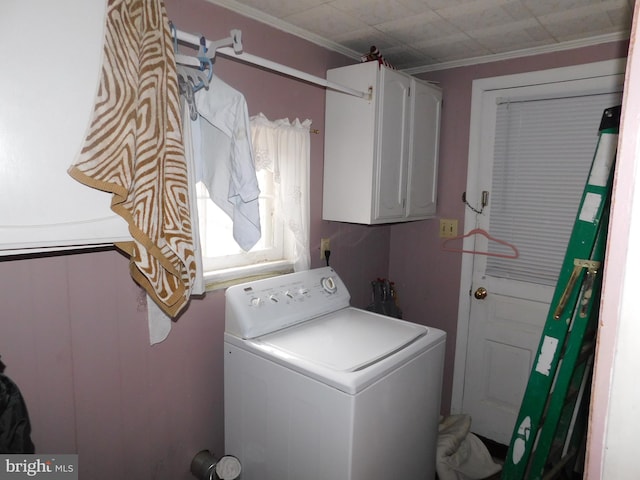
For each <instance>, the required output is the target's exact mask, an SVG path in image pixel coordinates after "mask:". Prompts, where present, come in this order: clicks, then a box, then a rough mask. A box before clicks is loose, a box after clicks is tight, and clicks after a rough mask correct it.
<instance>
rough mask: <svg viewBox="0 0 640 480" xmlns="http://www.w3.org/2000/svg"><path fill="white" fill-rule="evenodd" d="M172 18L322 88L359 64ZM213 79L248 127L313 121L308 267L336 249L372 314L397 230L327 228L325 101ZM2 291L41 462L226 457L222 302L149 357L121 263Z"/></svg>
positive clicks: (84, 256) (224, 21)
mask: <svg viewBox="0 0 640 480" xmlns="http://www.w3.org/2000/svg"><path fill="white" fill-rule="evenodd" d="M167 11H168V13H169V17H170V18H171V19H172V20H173V21H174V22H175V23H176V25H177V26H178V28H180V29H182V30H185V31H188V32H192V33H196V32H198V33H203V34H205V35H206V36H207V38H210V39H218V38H223V37H226V36H228V35H229V30H230V29H232V28H240V29H242V32H243V41H244V45H245V49H246V50H247V51H248V52H250V53H253V54H256V55H259V56H262V57H265V58H269V59H272V60H275V61H278V62H280V63H284V64H287V65H290V66H293V67H295V68H298V69H300V70H304V71H307V72H309V73H312V74H315V75H317V76H320V77H324V76H325V74H326V69H327V68H332V67H335V66H341V65H343V64H345V63H348V62H349V63H350V62H351V61H350V60H348V59H345V58H344V57H343V56H342V55H339V54H336V53H332V52H328V51H327V50H325V49H323V48H320V47H318V46H316V45H314V44H311V43H309V42H306V41H302V40H300V39H298V38H296V37H293V36H290V35H287V34H284V33H282V32H280V31H278V30H275V29H272V28H269V27H267V26H265V25H262V24H260V23H257V22H254V21H251V20H248V19H246V18H243V17H241V16H238V15H235V14H233V13H230V12H228V11H227V10H225V9H222V8H220V7H216V6H214V5H211V4H209V3H207V2H205V1H202V0H186V1H185V0H168V1H167ZM215 71H216V73H217V74H218V76H219V77H220V78H222V79H223V80H224V81H226V82H227V83H229V84H230V85H231V86H233V87H234V88H236V89H238V90H240V91H241V92H243V93H244V94H245V96H246V98H247V103H248V106H249V113H250V114H251V115H253V114H256V113H258V112H263V113H264V114H265V115H267V117H269V118H271V119H276V118H281V117H285V116H286V117H290V118H295V117H299V118H301V119H304V118H310V119H311V120H312V121H313V127H314V128H317V129H319V130H320V134H319V135H311V248H312V266H313V267H319V266H321V265H322V262H321V261H320V258H319V256H320V253H319V244H320V238H321V237H329V238H331V241H332V244H331V245H332V256H331V264H332V265H333V266H334V267H335V268H336V269H337V270H338V271H339V273H340V275H341V277H342V278H343V279H344V280H345V283H346V284H347V286H348V287H349V289H350V291H351V293H352V297H353V303H354V304H355V305H358V306H365V305H366V304H367V303H368V301H369V298H370V287H369V282H370V280H371V279H374V278H376V277H381V276H386V275H387V272H388V251H389V238H390V237H389V227H387V226H382V227H374V228H369V227H364V226H358V225H347V224H335V223H329V222H324V221H322V220H321V198H322V171H323V138H324V137H323V132H324V89H323V88H320V87H317V86H313V85H309V84H306V83H304V82H300V81H296V80H291V79H288V78H286V77H283V76H280V75H276V74H274V73H269V72H265V71H261V70H260V69H258V68H255V67H251V66H246V65H242V64H239V63H237V62H233V61H230V60H225V59H223V58H220V59H219V60H218V61H217V62H216V65H215ZM49 74H54V72H49ZM56 74H60V75H64V72H58V73H56ZM72 80H73V79H69V81H72ZM70 161H71V159H70ZM0 284H1V285H2V288H1V289H0V305H1V306H2V315H0V355H2V360H3V362H4V363H5V364H6V365H7V369H6V371H5V373H6V374H7V375H8V376H10V377H11V378H12V379H13V380H14V381H16V383H18V385H19V387H20V389H21V391H22V393H23V395H24V396H25V399H26V402H27V405H28V408H29V411H30V415H31V420H32V426H33V440H34V442H35V444H36V448H37V451H38V452H40V453H78V454H79V458H80V478H82V479H83V480H84V479H86V480H100V479H105V480H107V479H108V480H112V479H131V480H134V479H135V480H138V479H167V480H169V479H172V480H176V479H189V478H193V477H192V476H191V474H190V473H189V465H190V462H191V459H192V458H193V456H194V455H195V454H196V453H197V452H198V451H200V450H202V449H209V450H211V451H213V452H215V453H216V454H221V453H222V452H223V446H224V428H223V427H224V421H223V419H224V411H223V390H222V389H223V353H222V347H223V337H222V334H223V331H224V293H223V292H222V291H217V292H213V293H209V294H207V296H206V298H205V299H203V300H193V301H192V302H191V304H190V307H189V309H188V310H187V311H186V313H185V314H184V315H183V316H182V317H181V318H180V319H179V321H178V322H177V324H175V325H174V326H173V329H172V331H171V334H170V335H169V337H168V339H167V340H166V341H165V342H163V343H161V344H159V345H155V346H153V347H150V346H149V340H148V330H147V323H146V322H147V320H146V306H145V303H144V295H143V294H142V293H141V290H140V289H139V288H138V287H137V286H136V284H135V283H134V282H133V281H132V280H131V278H130V276H129V273H128V260H127V259H126V258H125V257H123V256H122V255H121V254H120V253H118V252H117V251H113V250H110V251H101V252H91V253H75V254H67V255H52V256H39V257H35V258H29V259H27V258H18V259H4V260H3V261H0Z"/></svg>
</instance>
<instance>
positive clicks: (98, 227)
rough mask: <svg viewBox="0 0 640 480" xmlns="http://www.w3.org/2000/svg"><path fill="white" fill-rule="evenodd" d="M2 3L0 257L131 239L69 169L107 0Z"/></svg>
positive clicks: (97, 59) (104, 198) (94, 81)
mask: <svg viewBox="0 0 640 480" xmlns="http://www.w3.org/2000/svg"><path fill="white" fill-rule="evenodd" d="M9 4H10V7H9V9H8V12H3V14H2V15H0V58H2V74H1V75H0V105H1V106H2V107H1V108H0V255H7V254H15V253H22V252H23V251H29V252H33V251H42V250H50V249H64V248H71V247H75V246H85V245H91V244H94V245H95V244H101V243H112V242H114V241H120V240H127V239H129V238H130V236H129V233H128V230H127V225H126V222H125V221H124V220H122V218H120V217H119V216H117V215H115V214H114V213H113V212H112V211H111V209H110V208H109V204H110V201H111V195H110V194H107V193H105V192H101V191H98V190H95V189H92V188H89V187H87V186H85V185H82V184H80V183H79V182H77V181H75V180H74V179H72V178H71V177H70V176H69V175H68V174H67V169H68V168H69V166H70V165H71V164H72V163H73V161H74V159H75V156H76V154H77V153H78V152H79V150H80V148H81V146H82V143H83V140H84V135H85V132H86V130H87V127H88V125H89V119H90V115H91V112H92V109H93V104H94V100H95V95H96V91H97V87H98V80H99V74H100V64H101V59H102V54H101V51H102V43H103V31H104V28H103V24H104V18H105V12H106V2H101V1H86V0H66V1H64V2H52V1H50V0H33V1H29V2H24V1H13V2H9ZM78 19H82V20H78ZM26 26H28V28H25V27H26Z"/></svg>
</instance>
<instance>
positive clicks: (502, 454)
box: [476, 434, 509, 480]
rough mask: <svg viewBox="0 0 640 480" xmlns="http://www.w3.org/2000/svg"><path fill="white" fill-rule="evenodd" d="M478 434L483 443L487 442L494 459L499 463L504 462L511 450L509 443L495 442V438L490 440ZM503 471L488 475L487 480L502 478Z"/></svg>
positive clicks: (486, 444)
mask: <svg viewBox="0 0 640 480" xmlns="http://www.w3.org/2000/svg"><path fill="white" fill-rule="evenodd" d="M476 436H477V437H478V438H479V439H480V440H482V443H484V444H485V446H486V447H487V450H489V453H490V454H491V456H492V457H493V459H494V460H495V461H496V462H498V463H501V464H502V463H504V459H505V458H506V457H507V450H509V446H508V445H502V444H501V443H498V442H494V441H493V440H489V439H488V438H484V437H481V436H480V435H477V434H476ZM501 475H502V472H498V473H496V474H495V475H492V476H490V477H487V478H486V479H485V480H500V477H501Z"/></svg>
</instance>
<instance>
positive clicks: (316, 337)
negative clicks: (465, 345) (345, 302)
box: [254, 307, 428, 372]
mask: <svg viewBox="0 0 640 480" xmlns="http://www.w3.org/2000/svg"><path fill="white" fill-rule="evenodd" d="M427 331H428V329H427V327H424V326H422V325H417V324H414V323H409V322H406V321H402V320H397V319H395V318H391V317H385V316H383V315H378V314H374V313H371V312H367V311H364V310H359V309H356V308H351V307H349V308H345V309H343V310H340V311H338V312H333V313H330V314H328V315H325V316H322V317H318V318H316V319H314V320H310V321H308V322H305V323H302V324H299V325H296V326H294V327H290V328H287V329H285V330H281V331H279V332H275V333H272V334H269V335H264V336H262V337H259V338H256V339H254V342H255V343H256V344H262V347H263V349H265V350H268V351H270V352H271V353H272V354H275V355H277V356H279V357H281V358H283V357H284V358H286V359H287V360H289V361H291V362H294V363H295V362H296V361H302V362H305V363H307V362H309V363H311V364H316V365H321V366H324V367H326V368H329V369H331V370H334V371H340V372H354V371H357V370H361V369H363V368H365V367H367V366H369V365H371V364H373V363H375V362H377V361H379V360H380V359H382V358H385V357H387V356H389V355H391V354H392V353H394V352H397V351H398V350H401V349H402V348H403V347H404V346H406V345H408V344H410V343H412V342H414V341H415V340H416V339H418V338H420V337H422V336H424V335H426V334H427Z"/></svg>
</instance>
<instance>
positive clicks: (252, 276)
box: [204, 260, 293, 292]
mask: <svg viewBox="0 0 640 480" xmlns="http://www.w3.org/2000/svg"><path fill="white" fill-rule="evenodd" d="M291 272H293V263H291V262H289V261H287V260H281V261H276V262H265V263H258V264H255V265H247V266H244V267H236V268H227V269H224V270H215V271H210V272H204V284H205V291H207V292H211V291H214V290H220V289H224V288H227V287H230V286H232V285H237V284H239V283H244V282H249V281H252V280H258V279H260V278H267V277H274V276H276V275H284V274H286V273H291Z"/></svg>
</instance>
